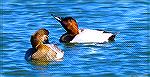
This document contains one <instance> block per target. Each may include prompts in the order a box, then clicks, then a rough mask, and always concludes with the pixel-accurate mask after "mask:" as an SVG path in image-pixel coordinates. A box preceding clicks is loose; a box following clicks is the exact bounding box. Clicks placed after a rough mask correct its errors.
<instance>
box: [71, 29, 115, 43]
mask: <svg viewBox="0 0 150 77" xmlns="http://www.w3.org/2000/svg"><path fill="white" fill-rule="evenodd" d="M103 32H104V31H98V30H90V29H84V30H83V31H81V30H79V34H78V35H76V36H75V37H74V39H73V40H72V41H71V42H70V43H91V42H94V43H104V42H108V39H109V37H110V36H112V35H113V34H112V33H103Z"/></svg>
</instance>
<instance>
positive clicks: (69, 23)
mask: <svg viewBox="0 0 150 77" xmlns="http://www.w3.org/2000/svg"><path fill="white" fill-rule="evenodd" d="M51 15H52V16H53V17H54V18H55V19H56V20H57V21H58V22H60V23H61V25H62V26H63V28H64V29H65V30H66V31H67V32H66V33H65V34H63V35H62V36H61V37H60V42H64V43H105V42H109V41H114V39H115V36H116V34H113V33H110V32H106V31H103V30H98V29H97V30H91V29H79V28H78V24H77V22H76V20H75V19H74V18H72V17H64V18H63V17H59V16H55V15H53V14H51Z"/></svg>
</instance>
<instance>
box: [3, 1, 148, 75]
mask: <svg viewBox="0 0 150 77" xmlns="http://www.w3.org/2000/svg"><path fill="white" fill-rule="evenodd" d="M148 5H150V1H149V0H105V1H104V0H85V1H83V0H60V1H59V0H53V1H52V0H2V1H1V3H0V6H1V8H0V11H1V12H0V18H1V20H0V21H1V29H0V32H1V33H0V42H1V45H0V66H1V68H0V70H1V72H0V75H1V77H149V76H150V72H149V71H150V46H149V35H150V26H149V24H150V18H149V17H150V11H149V10H148V9H150V7H149V6H148ZM50 14H55V15H58V16H63V17H65V16H72V17H73V18H75V19H76V20H77V22H78V24H79V27H80V28H90V29H102V30H106V31H109V32H114V33H115V32H120V33H119V34H118V35H117V37H116V41H115V42H111V43H105V44H76V45H72V44H67V45H66V44H63V43H60V42H59V38H60V36H61V35H62V34H64V33H65V30H64V29H63V28H62V26H61V25H60V24H59V23H58V22H57V21H56V20H55V19H54V18H53V17H52V16H51V15H50ZM40 28H46V29H48V30H49V31H50V41H51V43H53V44H57V46H58V47H59V48H61V49H62V50H63V51H64V52H65V55H64V60H63V61H61V62H52V63H49V64H48V65H38V64H33V63H30V62H27V61H26V60H25V59H24V57H25V53H26V51H27V50H28V49H29V48H31V45H30V36H31V34H33V33H34V32H35V31H36V30H38V29H40Z"/></svg>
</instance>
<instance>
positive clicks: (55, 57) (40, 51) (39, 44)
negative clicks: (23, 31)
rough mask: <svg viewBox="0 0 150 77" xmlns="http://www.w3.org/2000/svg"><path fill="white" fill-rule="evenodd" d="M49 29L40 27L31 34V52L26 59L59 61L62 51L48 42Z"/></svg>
mask: <svg viewBox="0 0 150 77" xmlns="http://www.w3.org/2000/svg"><path fill="white" fill-rule="evenodd" d="M48 35H49V31H48V30H46V29H44V28H42V29H39V30H38V31H36V32H35V33H34V34H33V35H32V36H31V39H30V41H31V45H32V47H33V48H32V52H31V54H30V56H29V55H28V59H31V60H38V61H60V60H62V58H63V55H64V52H63V51H62V50H60V49H59V48H58V47H57V46H56V45H53V44H49V42H48Z"/></svg>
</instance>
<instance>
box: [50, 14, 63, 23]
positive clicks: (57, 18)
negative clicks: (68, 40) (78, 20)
mask: <svg viewBox="0 0 150 77" xmlns="http://www.w3.org/2000/svg"><path fill="white" fill-rule="evenodd" d="M51 16H53V17H54V18H55V19H56V20H57V21H59V22H61V21H62V18H61V17H59V16H55V15H53V14H51Z"/></svg>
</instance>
